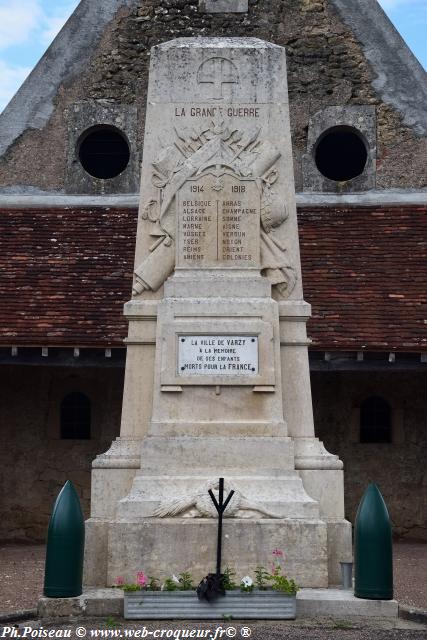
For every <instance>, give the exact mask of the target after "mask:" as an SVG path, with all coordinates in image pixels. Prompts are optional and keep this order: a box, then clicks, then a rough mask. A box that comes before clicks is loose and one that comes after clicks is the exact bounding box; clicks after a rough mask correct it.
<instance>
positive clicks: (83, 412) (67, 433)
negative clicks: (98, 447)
mask: <svg viewBox="0 0 427 640" xmlns="http://www.w3.org/2000/svg"><path fill="white" fill-rule="evenodd" d="M90 422H91V406H90V399H89V398H88V397H87V396H86V395H85V394H84V393H79V392H77V391H76V392H73V393H69V394H68V395H67V396H65V398H63V400H62V402H61V438H62V439H64V440H90Z"/></svg>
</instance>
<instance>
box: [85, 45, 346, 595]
mask: <svg viewBox="0 0 427 640" xmlns="http://www.w3.org/2000/svg"><path fill="white" fill-rule="evenodd" d="M125 315H126V318H127V319H128V321H129V334H128V338H127V341H126V342H127V362H126V375H125V387H124V398H123V411H122V423H121V433H120V437H119V438H117V439H116V440H115V441H114V442H113V444H112V446H111V448H110V449H109V450H108V451H107V452H106V453H105V454H103V455H100V456H98V457H97V458H96V460H95V461H94V463H93V472H92V512H91V518H90V519H89V521H88V522H87V547H86V566H85V582H86V584H88V585H111V584H113V583H114V580H115V578H116V577H117V576H118V575H121V576H124V577H125V578H126V579H128V580H132V578H133V576H134V574H135V572H136V571H137V570H140V569H143V570H144V571H145V572H146V573H147V574H149V575H162V574H164V575H170V574H171V573H172V572H175V573H178V572H181V571H184V570H188V571H190V572H191V573H192V574H193V575H194V577H195V578H197V579H200V578H201V577H202V576H204V575H206V573H208V572H209V571H212V570H213V569H214V566H215V547H216V523H215V521H214V518H215V517H216V512H215V509H214V508H213V505H212V503H211V501H210V499H209V495H208V489H209V488H212V489H213V490H214V491H215V489H216V488H217V482H218V478H219V477H221V476H222V477H224V478H225V486H226V490H230V489H233V490H234V491H235V494H234V496H233V499H232V500H231V502H230V505H229V507H228V508H227V511H226V513H225V514H224V515H225V516H228V517H226V518H225V521H224V549H223V557H224V564H228V565H230V566H232V567H233V568H234V569H236V570H237V572H238V573H239V574H240V572H241V575H245V574H247V573H248V571H249V572H250V571H252V572H253V570H254V568H255V567H256V566H257V565H266V564H267V563H268V559H269V557H270V554H271V550H272V549H273V548H274V547H280V548H283V549H284V550H285V553H286V563H287V571H288V573H289V575H292V576H294V577H295V579H296V580H297V582H298V583H299V584H300V585H301V586H307V587H327V586H328V584H329V585H330V584H337V583H338V582H340V567H339V562H340V561H342V560H349V559H350V558H351V526H350V523H349V522H347V521H346V520H345V518H344V497H343V470H342V466H343V465H342V462H341V461H340V460H339V458H338V457H337V456H335V455H332V454H330V453H328V452H327V451H326V450H325V448H324V447H323V445H322V443H321V442H320V441H319V440H318V439H317V438H316V437H315V432H314V424H313V413H312V402H311V391H310V377H309V364H308V353H307V345H308V340H307V334H306V321H307V319H308V318H309V316H310V305H309V304H308V303H306V302H305V301H304V299H303V283H302V281H301V266H300V256H299V246H298V228H297V219H296V208H295V189H294V177H293V163H292V152H291V137H290V124H289V113H288V93H287V77H286V58H285V50H284V49H283V48H282V47H280V46H276V45H273V44H270V43H268V42H264V41H261V40H258V39H252V38H244V39H243V38H194V39H188V38H180V39H177V40H173V41H170V42H167V43H165V44H160V45H158V46H155V47H154V48H153V49H152V52H151V68H150V78H149V89H148V97H147V116H146V127H145V138H144V154H143V165H142V182H141V199H140V206H139V218H138V230H137V239H136V253H135V273H134V283H133V294H132V299H131V300H130V301H129V302H128V303H127V304H126V305H125Z"/></svg>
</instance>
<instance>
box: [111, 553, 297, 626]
mask: <svg viewBox="0 0 427 640" xmlns="http://www.w3.org/2000/svg"><path fill="white" fill-rule="evenodd" d="M273 558H274V562H273V564H272V567H271V572H268V571H266V570H265V568H264V567H261V566H259V567H257V568H256V570H255V581H254V580H253V579H252V578H251V577H250V576H244V577H243V578H242V579H241V581H240V584H237V583H236V582H235V581H234V577H235V573H234V572H233V571H232V570H231V569H230V568H229V567H227V568H226V569H225V571H224V573H209V574H208V575H207V576H205V577H204V578H203V580H202V581H201V582H200V584H199V586H198V587H197V589H195V587H194V585H193V579H192V576H191V574H190V573H188V572H183V573H180V574H179V576H176V575H173V576H172V577H167V578H165V580H164V582H163V583H161V581H160V580H159V579H158V578H155V577H153V576H146V575H145V574H144V572H143V571H139V572H138V573H137V574H136V578H137V580H136V583H130V584H129V583H128V584H126V583H125V581H124V579H123V578H122V577H119V578H117V582H116V585H115V586H117V587H120V588H121V589H123V591H124V616H125V618H128V619H146V620H150V619H151V620H155V619H182V620H185V619H197V620H204V619H219V618H225V617H226V618H228V617H230V618H235V619H244V620H245V619H246V620H250V619H264V620H287V619H288V620H289V619H293V618H295V615H296V593H297V591H298V586H297V585H296V583H295V581H294V580H292V579H288V578H287V576H286V575H284V574H283V560H284V558H283V551H281V550H280V549H275V550H274V551H273ZM255 585H256V587H257V588H255Z"/></svg>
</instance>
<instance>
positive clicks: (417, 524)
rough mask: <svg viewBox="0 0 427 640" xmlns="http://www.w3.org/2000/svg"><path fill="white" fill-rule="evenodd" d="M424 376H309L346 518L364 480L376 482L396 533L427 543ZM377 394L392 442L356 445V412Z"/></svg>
mask: <svg viewBox="0 0 427 640" xmlns="http://www.w3.org/2000/svg"><path fill="white" fill-rule="evenodd" d="M426 382H427V376H426V373H417V372H413V371H408V372H396V373H395V372H389V373H379V372H377V373H374V372H360V373H344V372H340V373H319V372H316V373H313V374H312V387H313V406H314V421H315V425H316V435H317V436H318V437H319V438H320V439H322V440H323V441H324V443H325V446H326V448H327V449H328V450H329V451H331V452H333V453H336V454H338V455H339V456H340V458H341V459H342V461H343V462H344V484H345V509H346V517H347V518H348V519H349V520H351V521H352V522H354V517H355V514H356V511H357V507H358V505H359V502H360V499H361V497H362V495H363V493H364V491H365V489H366V487H367V485H368V482H375V483H376V484H378V487H379V488H380V491H381V493H382V494H383V497H384V499H385V501H386V504H387V506H388V509H389V512H390V516H391V519H392V522H393V529H394V533H395V534H396V535H400V536H406V537H410V538H413V539H422V540H427V469H426V464H425V461H426V457H427V428H426V419H425V389H426ZM372 395H379V396H382V397H383V398H384V399H385V400H387V401H388V403H389V404H390V406H391V411H392V413H391V420H392V442H391V443H384V444H373V443H372V444H371V443H360V440H359V408H360V405H361V403H362V402H363V400H364V399H366V398H367V397H369V396H372Z"/></svg>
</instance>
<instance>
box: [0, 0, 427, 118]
mask: <svg viewBox="0 0 427 640" xmlns="http://www.w3.org/2000/svg"><path fill="white" fill-rule="evenodd" d="M379 1H380V4H381V6H382V7H383V9H384V10H385V12H386V13H387V15H388V16H389V18H390V19H391V21H392V22H393V23H394V25H395V26H396V28H397V29H398V31H399V32H400V33H401V35H402V36H403V38H404V39H405V40H406V42H407V43H408V45H409V47H410V48H411V49H412V51H413V52H414V54H415V55H416V56H417V58H418V60H419V61H420V62H421V64H423V66H424V68H426V69H427V35H426V34H427V0H379ZM354 2H356V3H357V2H358V0H354ZM78 3H79V0H0V112H1V111H2V110H3V109H4V107H5V106H6V104H7V103H8V102H9V100H10V99H11V98H12V96H13V95H14V93H15V92H16V91H17V90H18V89H19V87H20V86H21V84H22V82H23V81H24V80H25V78H26V77H27V75H28V74H29V73H30V71H31V70H32V68H33V67H34V66H35V64H36V63H37V61H38V60H39V59H40V57H41V56H42V55H43V53H44V52H45V50H46V49H47V47H48V46H49V44H50V43H51V42H52V40H53V38H54V37H55V36H56V34H57V33H58V32H59V30H60V29H61V27H62V26H63V24H64V23H65V21H66V20H67V18H68V17H69V16H70V15H71V13H72V12H73V11H74V9H75V8H76V6H77V5H78Z"/></svg>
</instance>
